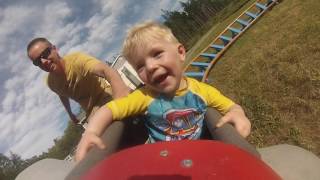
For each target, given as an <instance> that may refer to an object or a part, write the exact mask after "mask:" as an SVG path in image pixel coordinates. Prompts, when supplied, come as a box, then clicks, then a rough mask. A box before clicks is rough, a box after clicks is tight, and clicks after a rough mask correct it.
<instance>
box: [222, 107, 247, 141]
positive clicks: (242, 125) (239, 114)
mask: <svg viewBox="0 0 320 180" xmlns="http://www.w3.org/2000/svg"><path fill="white" fill-rule="evenodd" d="M225 123H231V124H232V125H233V126H234V127H235V128H236V130H237V131H238V133H239V134H240V135H241V136H242V137H247V136H248V135H249V134H250V131H251V123H250V121H249V119H248V118H247V116H246V115H245V113H244V111H243V109H242V108H241V106H239V105H237V104H235V105H233V106H232V107H231V108H230V109H229V111H228V112H227V113H226V114H225V115H224V116H223V117H222V118H221V119H220V120H219V122H218V124H217V127H221V126H223V124H225Z"/></svg>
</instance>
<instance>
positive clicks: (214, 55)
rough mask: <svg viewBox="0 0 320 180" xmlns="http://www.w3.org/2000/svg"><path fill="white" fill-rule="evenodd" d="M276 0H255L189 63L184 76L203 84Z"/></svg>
mask: <svg viewBox="0 0 320 180" xmlns="http://www.w3.org/2000/svg"><path fill="white" fill-rule="evenodd" d="M276 3H278V0H257V1H256V2H255V3H253V4H252V5H251V6H250V7H249V8H247V9H246V10H245V11H244V12H243V13H242V14H241V15H240V16H238V17H237V18H236V19H235V20H234V21H233V22H232V23H231V24H229V25H228V26H227V28H225V29H224V30H223V31H222V33H220V34H219V35H218V36H217V37H216V38H215V39H214V40H213V41H212V43H210V44H209V46H208V47H206V48H205V49H204V50H203V51H202V52H201V53H200V54H199V55H198V56H196V57H195V58H194V59H192V60H191V61H190V63H189V64H188V65H187V66H186V68H185V70H184V72H185V75H186V76H189V77H193V78H196V79H199V80H201V81H203V82H205V81H206V80H207V77H208V75H209V73H210V71H211V69H212V68H213V66H214V65H215V63H216V62H217V61H218V59H219V58H220V57H221V56H222V55H223V53H224V52H225V51H226V50H227V49H228V48H229V47H230V46H231V45H232V44H233V43H234V42H235V41H236V40H237V39H238V38H239V37H240V36H241V35H242V34H243V33H244V32H245V31H246V30H247V29H248V28H249V27H251V26H252V24H254V23H255V22H256V21H257V20H258V19H259V18H260V17H261V16H262V15H263V14H264V13H265V12H266V11H267V10H269V9H270V8H271V7H272V6H274V5H275V4H276Z"/></svg>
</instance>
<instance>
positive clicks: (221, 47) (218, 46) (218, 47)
mask: <svg viewBox="0 0 320 180" xmlns="http://www.w3.org/2000/svg"><path fill="white" fill-rule="evenodd" d="M210 47H212V48H214V49H216V50H217V51H220V50H222V49H223V48H224V46H222V45H217V44H212V45H210Z"/></svg>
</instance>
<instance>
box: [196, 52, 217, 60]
mask: <svg viewBox="0 0 320 180" xmlns="http://www.w3.org/2000/svg"><path fill="white" fill-rule="evenodd" d="M200 56H203V57H207V58H210V59H214V58H215V57H216V56H217V55H216V54H209V53H201V54H200Z"/></svg>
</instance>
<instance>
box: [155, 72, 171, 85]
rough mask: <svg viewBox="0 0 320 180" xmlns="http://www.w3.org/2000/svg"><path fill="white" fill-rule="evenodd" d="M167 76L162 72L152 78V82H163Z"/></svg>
mask: <svg viewBox="0 0 320 180" xmlns="http://www.w3.org/2000/svg"><path fill="white" fill-rule="evenodd" d="M167 77H168V73H165V74H162V75H160V76H157V77H156V78H155V79H154V81H153V82H154V83H161V82H163V81H164V80H165V79H166V78H167Z"/></svg>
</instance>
